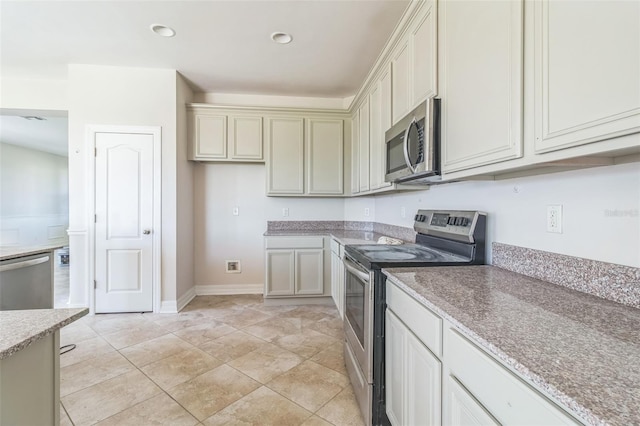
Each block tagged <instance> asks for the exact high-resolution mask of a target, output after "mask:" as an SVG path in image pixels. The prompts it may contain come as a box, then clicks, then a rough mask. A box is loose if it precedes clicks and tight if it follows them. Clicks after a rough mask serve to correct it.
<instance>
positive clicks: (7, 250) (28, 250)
mask: <svg viewBox="0 0 640 426" xmlns="http://www.w3.org/2000/svg"><path fill="white" fill-rule="evenodd" d="M62 247H64V244H50V245H44V246H28V247H24V246H23V247H0V260H8V259H15V258H18V257H24V256H31V255H32V254H40V253H46V252H49V251H53V250H57V249H59V248H62Z"/></svg>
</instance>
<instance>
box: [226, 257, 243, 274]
mask: <svg viewBox="0 0 640 426" xmlns="http://www.w3.org/2000/svg"><path fill="white" fill-rule="evenodd" d="M224 262H225V266H226V267H225V272H226V273H227V274H239V273H240V272H242V268H241V267H240V261H239V260H225V261H224Z"/></svg>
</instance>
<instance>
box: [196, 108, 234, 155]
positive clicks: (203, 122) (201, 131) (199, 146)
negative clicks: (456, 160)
mask: <svg viewBox="0 0 640 426" xmlns="http://www.w3.org/2000/svg"><path fill="white" fill-rule="evenodd" d="M195 118H196V123H195V124H196V129H195V147H196V149H195V150H194V154H195V158H196V159H198V158H203V159H215V158H220V159H224V158H227V117H226V116H224V115H201V114H196V117H195Z"/></svg>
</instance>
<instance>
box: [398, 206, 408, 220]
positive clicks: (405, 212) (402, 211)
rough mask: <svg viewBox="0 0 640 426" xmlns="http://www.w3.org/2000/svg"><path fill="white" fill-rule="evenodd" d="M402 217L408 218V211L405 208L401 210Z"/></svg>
mask: <svg viewBox="0 0 640 426" xmlns="http://www.w3.org/2000/svg"><path fill="white" fill-rule="evenodd" d="M400 217H402V218H403V219H404V218H405V217H407V209H406V208H404V207H401V208H400Z"/></svg>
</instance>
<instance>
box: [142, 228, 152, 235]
mask: <svg viewBox="0 0 640 426" xmlns="http://www.w3.org/2000/svg"><path fill="white" fill-rule="evenodd" d="M142 233H143V234H144V235H149V234H150V233H151V229H145V230H144V231H142Z"/></svg>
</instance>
